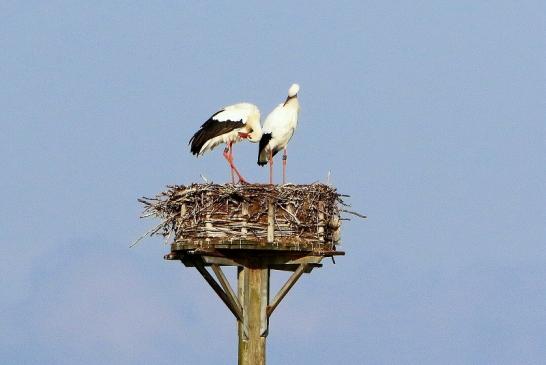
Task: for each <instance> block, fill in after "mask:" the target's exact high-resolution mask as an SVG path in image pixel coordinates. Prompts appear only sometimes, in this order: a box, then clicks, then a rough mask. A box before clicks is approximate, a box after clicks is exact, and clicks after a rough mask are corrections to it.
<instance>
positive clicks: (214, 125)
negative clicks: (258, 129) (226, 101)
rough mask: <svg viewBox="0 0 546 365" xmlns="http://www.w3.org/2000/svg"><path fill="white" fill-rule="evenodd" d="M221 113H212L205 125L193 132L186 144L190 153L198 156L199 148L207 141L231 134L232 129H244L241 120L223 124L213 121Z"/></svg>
mask: <svg viewBox="0 0 546 365" xmlns="http://www.w3.org/2000/svg"><path fill="white" fill-rule="evenodd" d="M222 111H223V110H220V111H219V112H216V113H214V114H213V115H212V116H211V117H210V118H209V119H208V120H207V121H206V122H205V123H203V125H202V126H201V128H200V129H199V130H198V131H197V132H195V134H194V135H193V137H191V138H190V141H189V143H188V144H190V145H191V147H190V150H191V153H193V154H194V155H197V154H199V152H200V151H201V148H202V147H203V145H204V144H205V143H207V141H208V140H209V139H212V138H214V137H218V136H221V135H222V134H225V133H228V132H231V131H232V130H234V129H237V128H242V127H244V125H245V123H243V120H242V119H241V120H239V121H234V120H226V121H223V122H220V121H218V120H216V119H214V116H215V115H216V114H218V113H221V112H222Z"/></svg>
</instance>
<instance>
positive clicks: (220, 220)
mask: <svg viewBox="0 0 546 365" xmlns="http://www.w3.org/2000/svg"><path fill="white" fill-rule="evenodd" d="M342 197H344V195H341V194H338V193H337V191H336V189H335V188H334V187H332V186H329V185H324V184H318V183H315V184H310V185H292V184H287V185H262V184H250V185H231V184H228V185H218V184H191V185H189V186H184V185H174V186H168V187H167V190H166V191H163V192H161V193H159V194H158V195H157V196H156V197H155V198H142V199H139V201H140V202H141V203H143V204H144V213H143V215H142V217H157V218H159V219H161V223H160V224H159V225H157V226H156V227H154V228H153V229H152V230H150V231H149V232H147V233H146V234H145V235H144V236H146V235H162V236H164V237H165V240H166V242H168V241H170V240H171V238H172V239H173V240H174V242H177V243H191V244H199V245H210V246H214V245H217V244H224V245H225V244H229V243H233V244H237V245H241V244H243V243H253V244H264V245H266V244H268V243H269V244H275V245H283V246H296V245H297V246H300V245H317V244H324V245H326V246H329V247H330V248H334V245H335V244H337V243H338V242H339V240H340V212H341V211H343V210H344V209H343V207H344V206H346V205H345V204H344V202H343V200H342ZM271 208H273V209H272V210H271ZM268 214H269V217H268ZM268 227H269V236H268ZM144 236H143V237H144Z"/></svg>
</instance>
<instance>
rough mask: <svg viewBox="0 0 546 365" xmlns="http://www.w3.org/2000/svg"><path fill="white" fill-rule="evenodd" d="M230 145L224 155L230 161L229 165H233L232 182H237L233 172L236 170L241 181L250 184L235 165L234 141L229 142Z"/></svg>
mask: <svg viewBox="0 0 546 365" xmlns="http://www.w3.org/2000/svg"><path fill="white" fill-rule="evenodd" d="M228 146H229V149H228V148H226V149H225V150H224V157H225V158H226V160H227V161H228V163H229V166H230V167H231V173H232V179H233V180H232V182H233V183H234V184H235V179H234V177H233V172H235V174H237V177H238V178H239V182H240V183H242V184H248V182H247V181H246V180H245V178H244V177H243V176H242V175H241V174H240V173H239V170H237V167H236V166H235V164H234V163H233V146H232V143H229V144H228Z"/></svg>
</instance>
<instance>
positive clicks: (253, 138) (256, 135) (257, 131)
mask: <svg viewBox="0 0 546 365" xmlns="http://www.w3.org/2000/svg"><path fill="white" fill-rule="evenodd" d="M262 134H263V132H262V127H261V126H260V122H258V123H256V125H254V126H253V128H252V132H250V133H249V134H248V141H249V142H252V143H256V142H260V139H262Z"/></svg>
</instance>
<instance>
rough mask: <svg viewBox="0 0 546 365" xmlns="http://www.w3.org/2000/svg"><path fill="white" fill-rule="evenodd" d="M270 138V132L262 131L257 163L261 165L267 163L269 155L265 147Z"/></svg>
mask: <svg viewBox="0 0 546 365" xmlns="http://www.w3.org/2000/svg"><path fill="white" fill-rule="evenodd" d="M270 140H271V133H264V134H262V138H261V139H260V145H259V147H258V165H260V166H263V165H266V164H267V161H268V159H269V156H267V154H266V153H265V147H266V146H267V144H268V143H269V141H270Z"/></svg>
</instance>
